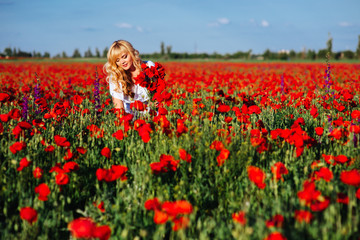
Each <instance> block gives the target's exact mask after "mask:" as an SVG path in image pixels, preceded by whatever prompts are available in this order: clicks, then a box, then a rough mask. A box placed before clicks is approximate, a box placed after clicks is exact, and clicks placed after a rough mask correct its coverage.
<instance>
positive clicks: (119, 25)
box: [115, 23, 133, 28]
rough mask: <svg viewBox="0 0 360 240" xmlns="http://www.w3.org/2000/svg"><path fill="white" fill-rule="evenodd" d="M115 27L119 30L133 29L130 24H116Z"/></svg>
mask: <svg viewBox="0 0 360 240" xmlns="http://www.w3.org/2000/svg"><path fill="white" fill-rule="evenodd" d="M115 26H116V27H118V28H132V27H133V26H132V25H131V24H128V23H117V24H115Z"/></svg>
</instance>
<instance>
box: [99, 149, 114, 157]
mask: <svg viewBox="0 0 360 240" xmlns="http://www.w3.org/2000/svg"><path fill="white" fill-rule="evenodd" d="M100 153H101V155H103V156H104V157H106V158H110V157H111V150H110V148H108V147H104V148H103V149H102V150H101V152H100Z"/></svg>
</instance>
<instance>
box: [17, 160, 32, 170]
mask: <svg viewBox="0 0 360 240" xmlns="http://www.w3.org/2000/svg"><path fill="white" fill-rule="evenodd" d="M30 163H31V161H28V160H27V158H26V157H24V158H22V159H21V160H20V163H19V167H18V168H17V169H16V170H17V171H22V170H23V169H24V168H25V167H28V166H29V165H30Z"/></svg>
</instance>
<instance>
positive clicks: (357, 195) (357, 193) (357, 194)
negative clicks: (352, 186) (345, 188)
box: [356, 188, 360, 199]
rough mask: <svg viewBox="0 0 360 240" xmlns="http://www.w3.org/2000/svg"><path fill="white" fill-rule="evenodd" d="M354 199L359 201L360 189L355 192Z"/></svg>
mask: <svg viewBox="0 0 360 240" xmlns="http://www.w3.org/2000/svg"><path fill="white" fill-rule="evenodd" d="M356 197H357V198H358V199H360V188H359V189H358V190H357V191H356Z"/></svg>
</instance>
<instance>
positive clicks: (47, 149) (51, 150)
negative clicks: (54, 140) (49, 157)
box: [44, 145, 55, 152]
mask: <svg viewBox="0 0 360 240" xmlns="http://www.w3.org/2000/svg"><path fill="white" fill-rule="evenodd" d="M54 150H55V147H54V146H53V145H49V146H47V147H46V148H45V149H44V151H45V152H53V151H54Z"/></svg>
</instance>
